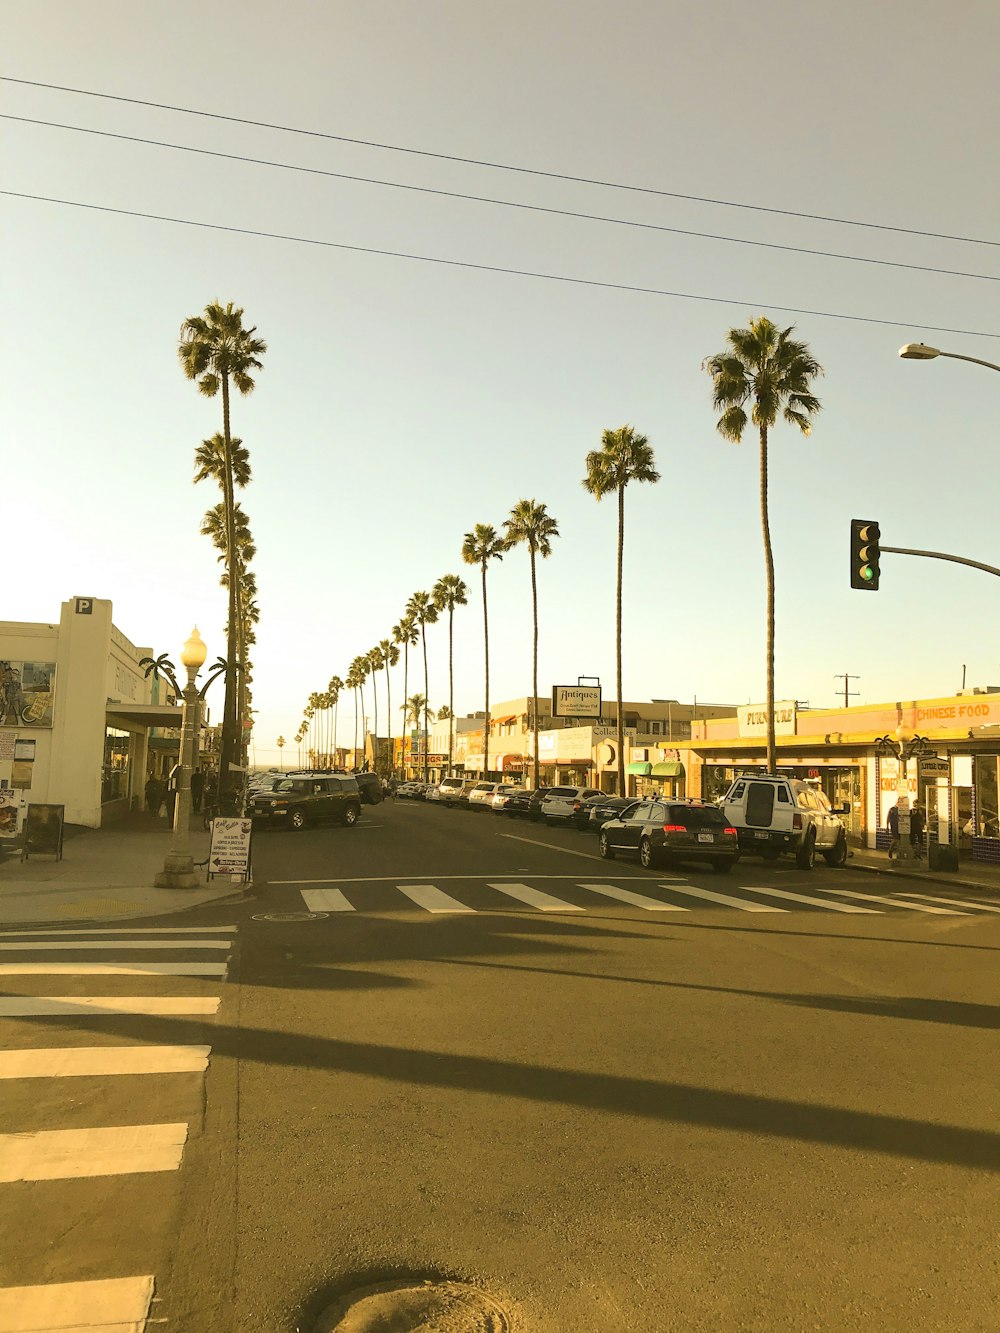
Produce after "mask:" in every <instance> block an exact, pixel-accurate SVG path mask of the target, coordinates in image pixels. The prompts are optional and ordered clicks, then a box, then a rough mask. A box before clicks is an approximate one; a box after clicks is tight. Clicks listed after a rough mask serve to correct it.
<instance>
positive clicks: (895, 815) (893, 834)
mask: <svg viewBox="0 0 1000 1333" xmlns="http://www.w3.org/2000/svg"><path fill="white" fill-rule="evenodd" d="M886 824H887V825H888V827H889V836H890V838H891V842H890V843H889V860H890V861H891V860H892V858H893V857H894V856H895V855H896V853H897V852H898V851H899V802H898V801H897V802H896V804H895V805H894V806H892V807H891V809H890V810H889V814H888V816H887V818H886Z"/></svg>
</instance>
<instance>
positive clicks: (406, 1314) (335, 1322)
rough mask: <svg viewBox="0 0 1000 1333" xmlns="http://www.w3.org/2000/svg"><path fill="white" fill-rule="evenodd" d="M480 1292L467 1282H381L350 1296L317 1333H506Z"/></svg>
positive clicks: (504, 1322) (501, 1317)
mask: <svg viewBox="0 0 1000 1333" xmlns="http://www.w3.org/2000/svg"><path fill="white" fill-rule="evenodd" d="M509 1330H510V1321H509V1320H508V1318H507V1316H506V1315H505V1314H504V1312H503V1310H501V1308H500V1306H499V1305H498V1304H497V1303H496V1301H495V1300H494V1299H493V1298H492V1296H488V1295H487V1294H486V1292H485V1291H480V1289H479V1288H478V1287H472V1286H470V1285H469V1284H468V1283H466V1282H443V1281H426V1282H415V1281H413V1279H410V1280H409V1281H407V1282H383V1283H380V1284H379V1285H378V1286H376V1287H363V1288H361V1289H360V1290H358V1291H354V1292H350V1293H349V1294H348V1295H347V1296H345V1297H343V1299H342V1300H340V1301H338V1302H337V1304H336V1305H334V1306H331V1307H330V1308H329V1309H328V1310H326V1311H324V1313H323V1314H322V1315H321V1316H320V1320H319V1323H318V1324H317V1325H316V1333H509Z"/></svg>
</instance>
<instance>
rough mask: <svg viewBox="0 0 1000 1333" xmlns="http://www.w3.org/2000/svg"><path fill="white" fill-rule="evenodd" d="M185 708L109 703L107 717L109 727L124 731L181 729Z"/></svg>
mask: <svg viewBox="0 0 1000 1333" xmlns="http://www.w3.org/2000/svg"><path fill="white" fill-rule="evenodd" d="M183 713H184V710H183V708H177V707H175V706H174V705H173V704H133V703H126V702H124V701H122V702H120V703H109V704H108V706H107V711H106V713H105V717H106V719H107V725H108V726H109V727H118V728H119V729H120V730H122V731H147V730H148V729H149V728H150V727H179V726H180V725H181V719H182V716H183Z"/></svg>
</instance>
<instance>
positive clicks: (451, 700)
mask: <svg viewBox="0 0 1000 1333" xmlns="http://www.w3.org/2000/svg"><path fill="white" fill-rule="evenodd" d="M431 596H432V597H433V598H434V605H435V606H436V607H437V609H438V610H439V611H447V612H448V707H447V709H444V708H442V709H440V710H439V712H438V721H441V720H442V719H444V718H447V719H448V776H449V777H451V771H452V756H453V755H454V751H455V721H454V719H455V712H454V707H455V664H454V654H453V645H454V633H453V630H454V620H455V607H456V606H466V605H468V601H469V589H468V588H467V586H466V585H465V583H464V581H463V580H462V579H460V578H459V576H458V575H457V574H444V575H442V576H441V578H439V579H438V581H437V583H435V585H434V587H433V588H432V589H431Z"/></svg>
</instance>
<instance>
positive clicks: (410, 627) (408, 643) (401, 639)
mask: <svg viewBox="0 0 1000 1333" xmlns="http://www.w3.org/2000/svg"><path fill="white" fill-rule="evenodd" d="M418 638H419V635H418V634H417V626H416V623H415V622H414V619H413V617H412V616H411V615H410V613H409V612H406V614H405V615H403V616H401V617H400V620H399V623H398V624H396V625H393V627H392V641H393V643H396V644H401V645H402V648H403V698H404V699H405V698H406V691H407V689H408V688H409V683H408V679H407V677H408V676H409V667H410V648H411V647H413V645H414V644H415V643H416V642H417V639H418ZM404 726H405V720H404ZM400 757H401V759H402V761H403V767H404V770H405V765H406V735H405V733H404V736H403V749H402V754H401V756H400Z"/></svg>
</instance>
